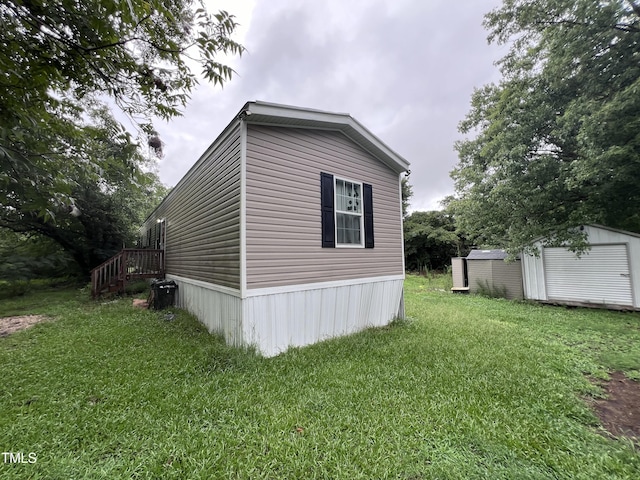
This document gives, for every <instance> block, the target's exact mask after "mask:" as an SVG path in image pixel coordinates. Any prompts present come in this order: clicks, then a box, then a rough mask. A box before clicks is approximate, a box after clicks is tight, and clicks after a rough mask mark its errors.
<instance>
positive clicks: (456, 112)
mask: <svg viewBox="0 0 640 480" xmlns="http://www.w3.org/2000/svg"><path fill="white" fill-rule="evenodd" d="M207 4H208V6H209V10H210V11H217V10H220V9H225V10H227V11H228V12H229V13H231V14H233V15H235V16H236V20H237V21H238V22H239V23H240V24H241V27H240V28H239V30H238V34H237V35H236V36H235V38H236V40H238V41H240V42H241V43H242V44H243V45H244V46H245V47H246V48H247V52H246V53H245V54H244V55H243V56H242V58H239V59H233V60H232V61H231V62H230V64H231V66H232V67H233V68H234V69H235V70H236V71H237V76H235V77H234V78H233V80H232V81H231V82H230V83H228V84H227V85H226V86H225V87H224V88H223V89H221V88H220V87H213V86H210V85H202V86H200V87H199V88H198V90H197V91H196V92H195V93H194V95H193V97H192V100H191V102H190V103H189V105H188V107H187V108H186V109H185V112H184V116H183V117H181V118H177V119H174V120H172V121H171V122H170V123H161V122H158V124H157V129H158V131H159V132H160V135H161V137H162V139H163V141H164V142H165V156H164V158H163V159H161V160H160V161H159V163H158V172H159V174H160V179H161V180H162V182H163V183H165V184H167V185H169V186H173V185H175V184H176V183H177V182H178V181H179V180H180V178H182V176H183V175H184V174H185V173H186V172H187V170H188V169H189V168H190V167H191V166H192V165H193V164H194V163H195V162H196V160H197V159H198V158H199V157H200V155H201V154H202V153H203V152H204V151H205V149H206V148H207V147H208V146H209V145H210V144H211V143H212V142H213V141H214V140H215V138H216V137H217V136H218V134H219V133H220V132H221V131H222V129H223V128H224V127H225V126H226V125H227V123H229V122H230V121H231V119H232V118H233V116H234V115H235V114H237V113H238V111H239V110H240V108H241V107H242V106H243V105H244V103H245V102H247V101H249V100H262V101H266V102H274V103H283V104H288V105H296V106H300V107H309V108H314V109H319V110H326V111H333V112H342V113H349V114H351V116H353V117H354V118H356V119H357V120H358V121H359V122H360V123H362V124H363V125H365V126H366V127H367V128H368V129H369V130H370V131H371V132H373V133H374V134H375V135H377V136H378V137H379V138H380V139H381V140H382V141H384V142H385V143H386V144H387V145H388V146H389V147H390V148H391V149H393V150H395V151H396V152H397V153H399V154H400V155H401V156H403V157H404V158H405V159H407V160H408V161H409V162H410V163H411V177H410V181H411V184H412V185H413V191H414V197H413V199H412V202H411V203H412V205H411V210H432V209H438V208H440V206H439V203H438V202H439V201H440V200H441V199H442V198H443V197H445V196H446V195H449V194H451V193H453V182H452V181H451V179H450V177H449V171H450V170H451V169H452V168H453V167H454V166H455V164H456V163H457V156H456V152H455V151H454V149H453V144H454V142H455V140H457V139H460V138H461V136H460V134H459V133H458V131H457V125H458V123H459V122H460V121H461V120H462V119H463V118H464V116H465V114H466V113H467V111H468V110H469V102H470V98H471V94H472V92H473V89H474V87H480V86H482V85H484V84H487V83H490V82H492V81H493V82H496V81H498V80H499V78H500V77H499V71H498V69H497V67H495V65H494V62H495V61H496V60H498V59H499V58H500V57H501V56H502V55H503V54H504V53H505V49H504V47H499V46H496V45H491V46H490V45H488V44H487V40H486V37H487V32H486V31H485V30H484V29H483V28H482V19H483V15H484V14H485V13H486V12H488V11H490V10H492V9H493V8H495V7H497V6H498V5H499V4H500V2H499V0H460V1H457V2H451V1H449V0H349V1H345V0H314V1H300V0H225V1H222V0H208V1H207Z"/></svg>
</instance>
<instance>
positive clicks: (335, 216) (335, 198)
mask: <svg viewBox="0 0 640 480" xmlns="http://www.w3.org/2000/svg"><path fill="white" fill-rule="evenodd" d="M338 180H342V181H343V182H348V183H352V184H354V185H359V186H360V205H361V208H360V213H358V214H354V213H351V212H345V211H343V210H340V211H339V212H338V187H337V186H338ZM363 195H364V189H363V187H362V182H358V181H356V180H351V179H349V178H344V177H338V176H336V175H334V176H333V224H334V231H333V235H334V240H335V248H364V196H363ZM338 213H340V214H346V215H352V216H359V217H360V243H359V244H358V243H338Z"/></svg>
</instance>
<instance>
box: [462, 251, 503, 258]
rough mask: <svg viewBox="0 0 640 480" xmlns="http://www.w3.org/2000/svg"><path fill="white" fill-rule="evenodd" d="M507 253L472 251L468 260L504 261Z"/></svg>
mask: <svg viewBox="0 0 640 480" xmlns="http://www.w3.org/2000/svg"><path fill="white" fill-rule="evenodd" d="M505 258H507V252H505V251H504V250H471V251H470V252H469V255H467V260H504V259H505Z"/></svg>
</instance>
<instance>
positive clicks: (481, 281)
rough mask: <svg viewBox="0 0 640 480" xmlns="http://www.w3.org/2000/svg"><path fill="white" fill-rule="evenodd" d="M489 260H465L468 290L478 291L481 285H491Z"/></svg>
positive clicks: (471, 291)
mask: <svg viewBox="0 0 640 480" xmlns="http://www.w3.org/2000/svg"><path fill="white" fill-rule="evenodd" d="M491 272H492V270H491V260H467V275H468V278H469V292H470V293H478V292H479V291H480V289H481V288H482V286H484V285H487V283H486V282H488V285H489V286H491V284H492V282H493V278H492V274H491Z"/></svg>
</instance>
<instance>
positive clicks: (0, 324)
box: [0, 315, 48, 337]
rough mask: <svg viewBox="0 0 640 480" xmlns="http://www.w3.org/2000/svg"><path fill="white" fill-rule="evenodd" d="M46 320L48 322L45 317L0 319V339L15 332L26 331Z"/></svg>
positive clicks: (30, 316) (31, 316) (22, 316)
mask: <svg viewBox="0 0 640 480" xmlns="http://www.w3.org/2000/svg"><path fill="white" fill-rule="evenodd" d="M45 320H48V317H46V316H45V315H20V316H19V317H4V318H0V337H6V336H8V335H11V334H12V333H13V332H17V331H18V330H24V329H25V328H29V327H30V326H32V325H35V324H36V323H40V322H44V321H45Z"/></svg>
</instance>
